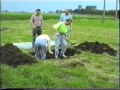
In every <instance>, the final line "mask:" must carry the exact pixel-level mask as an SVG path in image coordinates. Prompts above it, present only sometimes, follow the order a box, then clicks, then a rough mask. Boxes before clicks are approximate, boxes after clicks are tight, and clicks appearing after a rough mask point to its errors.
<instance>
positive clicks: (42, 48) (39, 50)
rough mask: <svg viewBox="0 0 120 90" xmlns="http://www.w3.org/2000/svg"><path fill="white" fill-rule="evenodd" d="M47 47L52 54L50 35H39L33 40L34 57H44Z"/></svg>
mask: <svg viewBox="0 0 120 90" xmlns="http://www.w3.org/2000/svg"><path fill="white" fill-rule="evenodd" d="M47 48H48V51H49V53H50V54H53V52H52V51H51V47H50V37H49V36H48V35H47V34H42V35H39V36H38V37H37V38H36V40H35V58H36V59H39V58H41V59H46V53H47Z"/></svg>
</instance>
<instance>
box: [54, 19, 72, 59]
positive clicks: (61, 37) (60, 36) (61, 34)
mask: <svg viewBox="0 0 120 90" xmlns="http://www.w3.org/2000/svg"><path fill="white" fill-rule="evenodd" d="M71 22H72V20H71V19H67V20H66V21H65V22H58V23H57V24H55V25H53V28H54V29H55V30H56V39H55V58H56V59H57V58H58V55H59V49H60V47H61V52H60V55H61V56H62V57H63V58H66V57H67V56H66V55H65V52H66V49H67V33H68V29H69V28H68V25H70V24H71Z"/></svg>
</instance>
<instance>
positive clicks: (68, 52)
mask: <svg viewBox="0 0 120 90" xmlns="http://www.w3.org/2000/svg"><path fill="white" fill-rule="evenodd" d="M52 51H53V52H54V53H55V50H52ZM60 51H61V50H59V52H60ZM29 53H30V54H31V55H35V53H34V52H29ZM80 53H81V52H80V51H78V50H76V49H73V48H67V50H66V52H65V55H66V56H67V58H69V57H70V56H74V55H75V54H80ZM46 58H47V59H54V58H55V55H54V54H50V53H49V52H47V54H46ZM58 58H60V59H63V57H62V56H61V55H60V54H59V55H58Z"/></svg>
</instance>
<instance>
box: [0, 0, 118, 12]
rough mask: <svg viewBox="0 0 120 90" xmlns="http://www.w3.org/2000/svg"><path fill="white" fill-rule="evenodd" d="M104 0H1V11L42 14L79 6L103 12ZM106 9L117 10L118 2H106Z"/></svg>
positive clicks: (109, 0) (108, 0) (112, 0)
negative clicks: (36, 11) (90, 7)
mask: <svg viewBox="0 0 120 90" xmlns="http://www.w3.org/2000/svg"><path fill="white" fill-rule="evenodd" d="M103 1H104V0H1V10H2V11H3V10H7V11H26V12H35V10H36V9H37V8H40V9H41V11H42V12H49V11H56V10H64V9H65V8H67V9H76V8H77V7H78V5H81V6H82V8H85V7H86V6H89V5H95V6H97V9H101V10H103ZM106 9H107V10H115V9H116V0H106Z"/></svg>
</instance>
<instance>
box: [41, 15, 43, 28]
mask: <svg viewBox="0 0 120 90" xmlns="http://www.w3.org/2000/svg"><path fill="white" fill-rule="evenodd" d="M42 26H43V17H42V15H41V27H42Z"/></svg>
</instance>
